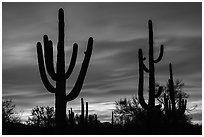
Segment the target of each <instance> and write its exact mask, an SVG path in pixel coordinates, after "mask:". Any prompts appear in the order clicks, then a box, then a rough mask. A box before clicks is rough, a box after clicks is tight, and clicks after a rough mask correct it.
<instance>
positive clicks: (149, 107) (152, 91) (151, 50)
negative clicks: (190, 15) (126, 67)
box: [138, 20, 164, 113]
mask: <svg viewBox="0 0 204 137" xmlns="http://www.w3.org/2000/svg"><path fill="white" fill-rule="evenodd" d="M148 27H149V68H147V67H146V66H145V64H144V61H145V60H146V58H145V57H143V52H142V49H139V50H138V58H139V85H138V96H139V102H140V104H141V106H142V107H143V108H144V109H147V110H148V112H150V113H151V112H152V111H153V110H154V108H155V98H157V97H159V96H160V95H161V92H162V87H159V90H158V92H157V93H155V69H154V64H155V63H158V62H159V61H160V60H161V59H162V56H163V52H164V46H163V45H161V47H160V54H159V57H158V58H157V59H156V60H154V48H153V27H152V21H151V20H149V22H148ZM144 71H145V72H147V73H149V101H148V104H147V103H146V102H145V100H144V97H143V92H144V91H143V85H144Z"/></svg>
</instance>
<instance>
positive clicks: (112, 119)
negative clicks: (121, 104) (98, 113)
mask: <svg viewBox="0 0 204 137" xmlns="http://www.w3.org/2000/svg"><path fill="white" fill-rule="evenodd" d="M111 124H112V125H113V124H114V114H113V111H112V115H111Z"/></svg>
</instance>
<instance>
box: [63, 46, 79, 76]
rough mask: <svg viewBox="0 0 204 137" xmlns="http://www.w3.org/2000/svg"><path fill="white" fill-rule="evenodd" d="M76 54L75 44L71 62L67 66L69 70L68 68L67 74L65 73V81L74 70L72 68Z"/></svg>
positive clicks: (76, 47)
mask: <svg viewBox="0 0 204 137" xmlns="http://www.w3.org/2000/svg"><path fill="white" fill-rule="evenodd" d="M77 52H78V45H77V44H76V43H74V45H73V52H72V57H71V61H70V64H69V68H68V70H67V72H66V73H65V79H68V78H69V77H70V75H71V73H72V71H73V69H74V66H75V64H76V58H77Z"/></svg>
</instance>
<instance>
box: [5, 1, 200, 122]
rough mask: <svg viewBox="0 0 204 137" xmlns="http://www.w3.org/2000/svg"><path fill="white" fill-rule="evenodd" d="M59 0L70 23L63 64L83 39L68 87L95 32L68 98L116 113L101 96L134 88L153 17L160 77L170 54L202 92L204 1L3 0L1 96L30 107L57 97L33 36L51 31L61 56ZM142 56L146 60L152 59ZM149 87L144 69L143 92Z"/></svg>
mask: <svg viewBox="0 0 204 137" xmlns="http://www.w3.org/2000/svg"><path fill="white" fill-rule="evenodd" d="M61 7H62V8H63V9H64V11H65V23H66V26H65V50H66V64H67V65H66V69H67V67H68V64H69V62H70V56H71V54H72V45H73V43H74V42H76V43H78V45H79V51H78V57H77V63H76V66H75V68H74V71H73V73H72V75H71V77H70V78H69V79H68V80H67V93H69V91H71V89H72V88H73V86H74V84H75V81H76V79H77V77H78V74H79V70H80V68H81V63H82V60H83V58H84V54H83V52H84V51H85V49H86V46H87V40H88V38H89V37H90V36H92V37H93V38H94V49H93V54H92V56H91V61H90V65H89V68H88V71H87V74H86V78H85V82H84V86H83V88H82V91H81V93H80V95H79V97H78V98H77V99H75V100H73V101H71V102H69V103H68V106H73V107H74V106H75V107H76V106H80V98H81V97H84V98H85V99H86V101H88V102H90V105H92V106H94V107H93V108H92V110H94V109H97V108H100V107H104V109H103V112H102V111H101V112H100V111H98V110H96V111H95V112H96V113H100V114H101V115H100V117H101V119H103V120H105V119H108V117H109V116H110V114H111V113H110V110H109V107H110V106H108V105H105V104H103V103H102V102H114V101H116V100H118V99H120V98H123V97H130V96H132V95H134V94H137V86H138V76H139V75H138V69H139V66H138V49H139V48H141V49H142V50H143V52H144V56H146V57H147V59H148V27H147V21H148V19H152V20H153V24H154V52H155V53H154V57H155V58H156V57H158V54H159V46H160V45H161V44H164V56H163V58H162V60H161V62H159V63H157V64H155V70H156V81H157V82H159V83H162V84H165V83H166V81H167V80H168V78H169V68H168V64H169V63H170V62H171V63H172V65H173V73H174V78H175V79H182V80H183V82H184V83H185V85H186V87H185V88H184V91H186V92H187V93H189V94H190V98H191V101H192V100H200V98H201V96H200V95H201V94H202V93H201V91H202V85H201V81H202V76H201V73H202V70H201V69H202V67H201V64H202V59H201V57H202V50H201V49H202V39H201V36H202V29H201V28H202V27H201V26H202V24H201V22H202V16H201V14H202V13H201V9H202V3H91V2H89V3H3V4H2V34H3V36H2V96H3V98H13V99H14V101H15V103H16V104H17V105H19V106H20V107H22V108H24V109H25V110H30V108H32V107H34V106H35V105H52V106H53V105H54V95H53V94H50V93H49V92H48V91H46V89H45V87H44V85H43V84H42V81H41V78H40V75H39V70H38V64H37V56H36V55H37V54H36V43H37V42H38V41H39V42H42V41H43V40H42V38H43V35H44V34H47V35H48V36H49V38H50V39H51V40H52V41H53V44H54V57H55V59H54V61H55V62H54V63H56V45H57V35H58V28H57V27H58V26H57V22H58V21H57V10H58V9H59V8H61ZM36 9H37V10H36ZM145 64H146V65H147V67H148V62H147V61H146V62H145ZM49 80H50V82H51V83H52V84H53V86H55V82H54V81H52V80H51V79H50V78H49ZM147 88H148V74H145V92H146V90H147ZM101 103H102V104H101ZM97 105H98V106H97ZM110 108H112V107H110ZM102 114H103V116H102Z"/></svg>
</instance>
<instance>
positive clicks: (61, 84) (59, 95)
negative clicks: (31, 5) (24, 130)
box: [37, 9, 93, 128]
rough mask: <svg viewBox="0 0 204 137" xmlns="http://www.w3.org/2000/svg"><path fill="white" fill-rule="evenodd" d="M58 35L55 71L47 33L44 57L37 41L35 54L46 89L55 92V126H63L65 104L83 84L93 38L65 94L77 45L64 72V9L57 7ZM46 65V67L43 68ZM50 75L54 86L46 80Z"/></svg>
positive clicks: (89, 41)
mask: <svg viewBox="0 0 204 137" xmlns="http://www.w3.org/2000/svg"><path fill="white" fill-rule="evenodd" d="M58 18H59V35H58V44H57V64H56V73H55V69H54V63H53V43H52V41H51V40H49V39H48V36H47V35H44V37H43V41H44V57H43V51H42V45H41V43H40V42H38V43H37V55H38V64H39V71H40V75H41V79H42V82H43V84H44V86H45V87H46V89H47V90H48V91H49V92H51V93H55V115H56V116H55V118H56V126H57V127H60V128H61V127H65V125H66V105H67V102H68V101H71V100H74V99H75V98H76V97H77V96H78V95H79V93H80V91H81V88H82V86H83V82H84V78H85V76H86V72H87V69H88V65H89V61H90V58H91V54H92V48H93V38H91V37H90V38H89V40H88V45H87V50H86V51H85V52H84V54H85V57H84V60H83V63H82V67H81V70H80V73H79V76H78V78H77V81H76V83H75V85H74V88H73V89H72V90H71V92H70V93H69V94H68V95H67V94H66V80H67V79H68V78H69V77H70V75H71V73H72V71H73V69H74V66H75V63H76V58H77V51H78V45H77V44H76V43H75V44H74V45H73V53H72V57H71V61H70V65H69V68H68V70H67V71H66V72H65V51H64V26H65V24H64V11H63V9H59V14H58ZM45 67H46V68H45ZM45 69H47V73H48V74H49V75H50V77H51V78H52V80H54V81H56V87H54V86H53V85H52V84H51V83H50V82H49V80H48V78H47V75H46V70H45Z"/></svg>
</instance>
